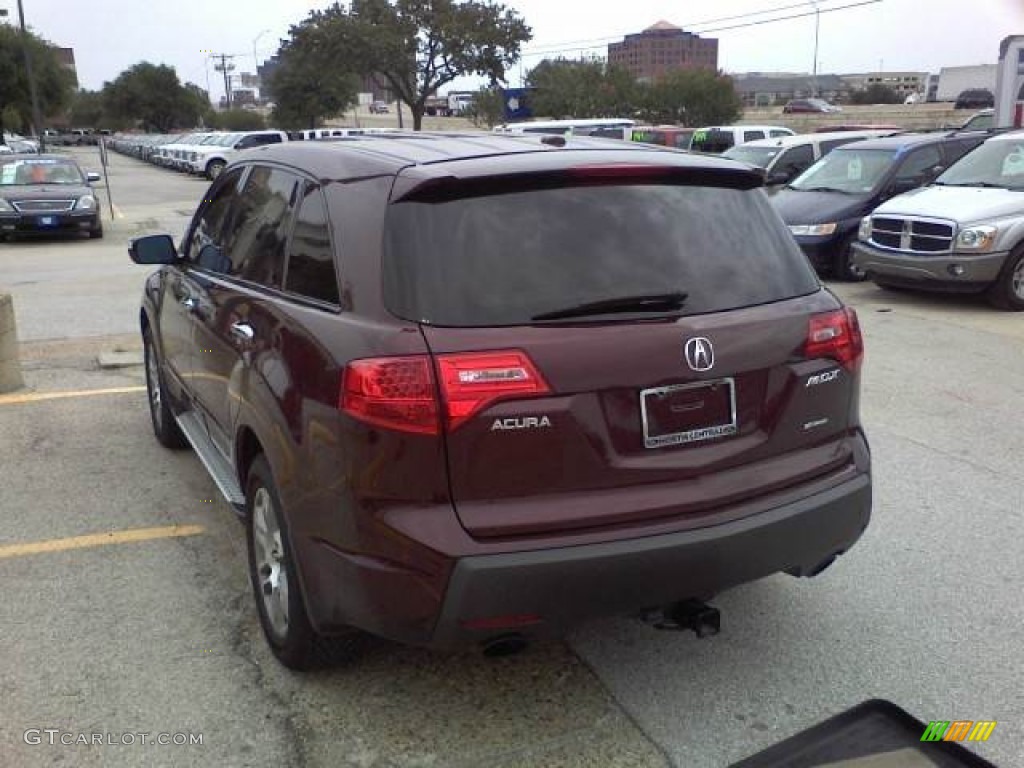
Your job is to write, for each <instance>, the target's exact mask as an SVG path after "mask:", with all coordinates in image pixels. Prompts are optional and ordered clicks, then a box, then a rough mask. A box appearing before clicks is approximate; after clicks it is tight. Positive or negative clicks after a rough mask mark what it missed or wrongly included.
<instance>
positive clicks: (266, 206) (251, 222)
mask: <svg viewBox="0 0 1024 768" xmlns="http://www.w3.org/2000/svg"><path fill="white" fill-rule="evenodd" d="M297 184H298V179H297V178H296V177H295V176H293V175H292V174H290V173H288V172H287V171H282V170H280V169H277V168H268V167H266V166H262V165H256V166H253V168H252V171H251V172H250V173H249V176H248V177H247V178H246V180H245V185H244V187H243V188H242V191H241V193H240V194H239V196H238V206H237V212H236V214H235V217H234V222H233V225H232V226H231V227H229V228H228V231H227V232H226V234H225V237H224V243H223V248H224V255H225V256H226V257H227V260H228V262H230V266H229V274H231V275H235V276H238V277H241V278H243V279H244V280H250V281H252V282H254V283H259V284H260V285H265V286H267V287H270V288H280V287H281V279H282V278H283V277H284V246H285V242H286V241H287V239H288V228H289V225H290V224H291V211H292V207H293V206H294V202H295V201H294V196H295V187H296V185H297Z"/></svg>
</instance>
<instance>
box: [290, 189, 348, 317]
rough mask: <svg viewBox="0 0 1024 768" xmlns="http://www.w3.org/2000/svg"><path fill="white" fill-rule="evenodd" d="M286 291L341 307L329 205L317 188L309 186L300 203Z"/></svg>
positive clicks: (293, 233)
mask: <svg viewBox="0 0 1024 768" xmlns="http://www.w3.org/2000/svg"><path fill="white" fill-rule="evenodd" d="M285 290H286V291H291V292H292V293H297V294H299V295H301V296H307V297H309V298H311V299H319V300H320V301H326V302H328V303H330V304H337V303H338V277H337V274H336V272H335V269H334V249H333V248H331V236H330V230H329V227H328V223H327V205H326V203H325V202H324V196H323V193H322V192H321V191H320V187H319V186H318V185H316V184H312V183H307V184H306V185H305V188H304V193H303V196H302V201H301V202H300V203H299V212H298V214H297V215H296V217H295V229H294V230H293V232H292V241H291V245H290V246H289V248H288V275H287V277H286V278H285Z"/></svg>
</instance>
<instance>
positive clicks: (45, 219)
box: [36, 216, 57, 229]
mask: <svg viewBox="0 0 1024 768" xmlns="http://www.w3.org/2000/svg"><path fill="white" fill-rule="evenodd" d="M36 226H38V227H39V228H40V229H53V228H54V227H56V226H57V217H56V216H40V217H38V218H37V219H36Z"/></svg>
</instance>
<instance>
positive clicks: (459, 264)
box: [384, 183, 819, 327]
mask: <svg viewBox="0 0 1024 768" xmlns="http://www.w3.org/2000/svg"><path fill="white" fill-rule="evenodd" d="M384 288H385V301H386V304H387V306H388V308H389V309H390V310H391V311H392V312H393V313H394V314H396V315H398V316H399V317H402V318H405V319H407V320H413V321H419V322H425V323H429V324H433V325H443V326H455V327H479V326H501V325H521V324H526V323H530V322H531V318H534V317H536V316H538V315H543V314H545V313H549V312H556V311H558V310H562V309H565V308H566V307H569V306H575V305H579V304H585V303H589V302H594V301H604V300H610V299H617V298H623V297H629V296H643V295H653V294H664V293H667V292H676V291H681V292H685V293H687V294H688V299H687V300H686V303H685V306H684V307H683V308H682V310H681V313H682V314H701V313H705V312H717V311H722V310H728V309H734V308H738V307H747V306H753V305H758V304H766V303H769V302H775V301H780V300H783V299H788V298H791V297H794V296H799V295H804V294H808V293H813V292H814V291H817V290H818V289H819V283H818V280H817V278H816V277H815V275H814V272H813V270H812V269H811V268H810V266H809V264H808V262H807V259H806V258H805V257H804V256H803V254H802V253H801V251H800V250H799V248H798V247H797V246H796V244H795V243H794V242H793V240H792V238H791V237H790V236H789V233H788V231H787V230H786V228H785V227H784V226H783V225H782V222H781V220H780V219H779V218H778V216H777V214H776V213H775V212H774V210H773V209H772V207H771V205H770V203H769V202H768V199H767V197H765V195H764V194H763V192H761V191H760V189H753V190H739V189H729V188H717V187H707V186H679V185H668V184H664V185H659V184H647V183H644V184H637V185H611V186H582V187H581V186H576V187H556V188H546V189H531V190H528V191H516V192H509V193H506V194H493V195H487V196H482V197H468V198H459V199H454V200H448V201H446V202H436V203H432V202H399V203H395V204H393V205H391V207H390V210H389V212H388V219H387V224H386V234H385V254H384ZM662 314H664V313H662ZM656 316H657V314H641V315H615V316H614V318H616V319H627V318H628V319H636V318H637V317H656ZM604 319H611V316H604Z"/></svg>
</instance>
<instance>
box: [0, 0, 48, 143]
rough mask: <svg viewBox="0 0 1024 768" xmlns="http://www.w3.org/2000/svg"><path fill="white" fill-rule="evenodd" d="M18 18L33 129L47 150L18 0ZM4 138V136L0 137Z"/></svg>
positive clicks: (30, 55) (26, 36) (22, 11)
mask: <svg viewBox="0 0 1024 768" xmlns="http://www.w3.org/2000/svg"><path fill="white" fill-rule="evenodd" d="M18 20H19V23H20V25H21V44H22V51H23V52H24V55H25V75H26V77H28V92H29V97H30V98H31V100H32V131H33V132H34V133H35V135H36V136H38V137H39V151H40V152H45V151H46V136H44V135H43V134H44V132H43V120H42V117H41V115H40V114H39V96H38V94H37V93H36V78H35V76H34V75H33V74H32V54H31V53H30V52H29V50H28V30H27V29H26V28H25V10H24V9H23V8H22V7H21V0H18ZM0 138H2V137H0Z"/></svg>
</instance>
